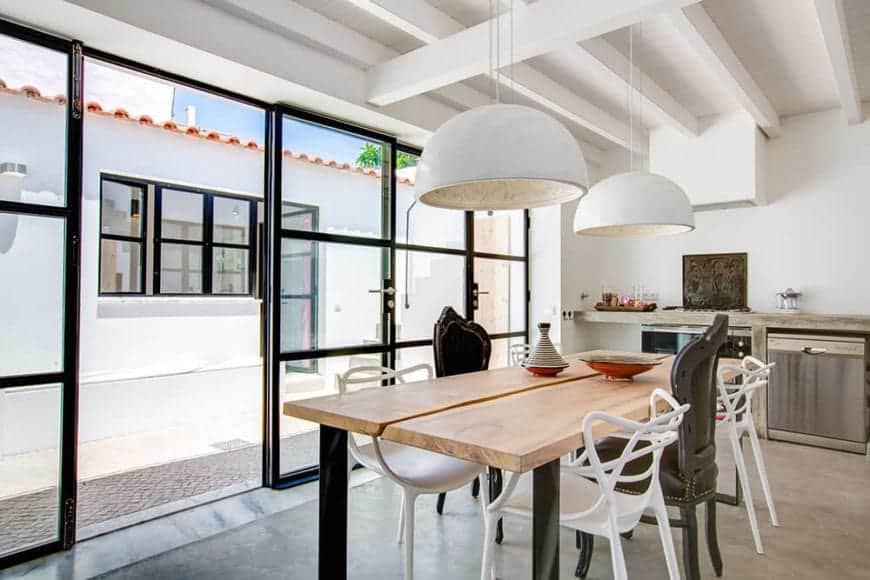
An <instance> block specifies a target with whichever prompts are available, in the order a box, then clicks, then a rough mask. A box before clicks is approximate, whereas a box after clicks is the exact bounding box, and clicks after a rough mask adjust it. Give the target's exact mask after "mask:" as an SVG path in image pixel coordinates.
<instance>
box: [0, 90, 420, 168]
mask: <svg viewBox="0 0 870 580" xmlns="http://www.w3.org/2000/svg"><path fill="white" fill-rule="evenodd" d="M0 93H6V94H10V95H24V96H25V97H27V98H29V99H34V100H38V101H41V102H45V103H55V104H58V105H66V103H67V98H66V95H55V96H53V97H48V96H43V95H42V93H41V92H40V90H39V89H38V88H37V87H34V86H31V85H25V86H23V87H20V88H18V89H10V88H9V87H8V85H7V84H6V82H4V81H3V79H0ZM85 108H86V109H87V111H88V113H91V114H94V115H99V116H101V117H110V118H114V119H117V120H121V121H135V122H138V124H139V125H142V126H146V127H155V128H162V129H165V130H167V131H172V132H174V133H179V134H181V135H188V136H191V137H203V138H205V139H207V140H209V141H214V142H217V143H222V144H225V145H233V146H236V147H243V148H245V149H251V150H259V151H263V150H264V149H265V147H264V146H263V145H261V144H259V143H257V142H256V141H253V140H252V141H247V142H245V143H242V141H241V139H239V138H238V137H237V136H235V135H224V134H221V133H220V131H216V130H214V129H204V128H201V127H195V126H193V125H191V126H184V125H179V124H178V123H176V122H175V121H173V120H171V119H169V120H166V121H163V122H162V123H159V124H158V123H155V122H154V119H153V118H152V117H151V116H150V115H141V116H139V117H131V116H130V113H129V112H128V111H127V110H126V109H124V108H122V107H117V108H115V109H114V110H111V111H106V110H103V107H102V105H100V103H98V102H96V101H88V102H87V103H85ZM283 154H284V156H286V157H290V158H291V159H295V160H298V161H307V162H308V163H312V164H314V165H322V166H325V167H330V168H332V169H336V170H338V171H350V172H352V173H359V174H362V175H368V176H371V177H380V176H381V172H380V171H379V170H377V169H374V168H371V167H362V166H359V165H351V164H350V163H346V162H340V161H337V160H335V159H324V158H323V157H320V156H319V155H310V154H308V153H302V152H294V151H291V150H290V149H284V150H283ZM397 181H398V182H399V183H401V184H403V185H414V181H413V180H412V179H409V178H407V177H398V178H397Z"/></svg>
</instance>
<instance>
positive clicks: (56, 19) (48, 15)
mask: <svg viewBox="0 0 870 580" xmlns="http://www.w3.org/2000/svg"><path fill="white" fill-rule="evenodd" d="M5 4H6V3H5V2H4V0H0V5H4V6H5ZM71 5H77V6H80V7H82V8H85V9H86V14H84V15H80V16H78V17H77V18H78V20H80V21H81V22H79V23H78V24H77V23H76V22H70V21H68V20H67V19H65V18H64V17H63V16H62V15H63V14H64V13H66V12H69V11H70V10H69V8H71V7H72V6H71ZM31 6H32V8H31ZM11 14H13V15H15V14H22V15H24V17H25V19H26V20H28V21H30V22H34V23H37V24H41V25H42V26H44V27H46V28H48V29H50V30H56V31H57V32H59V33H62V34H68V35H71V36H75V37H79V38H81V39H82V40H83V41H85V42H87V43H89V44H90V45H91V46H94V47H96V48H103V49H104V50H110V51H112V52H115V53H117V54H120V55H122V56H126V57H127V58H131V59H134V60H138V61H140V62H143V63H146V64H150V65H152V66H157V67H160V68H166V69H168V70H171V71H173V72H177V73H179V74H184V75H187V76H191V77H193V78H199V79H202V80H205V81H207V82H211V83H212V84H216V85H219V86H227V87H231V88H233V89H235V90H238V91H239V92H242V93H245V94H250V95H252V96H256V97H259V98H261V99H263V100H267V101H284V102H289V103H292V104H294V105H297V106H300V107H305V108H308V109H310V110H313V111H316V112H320V113H323V114H326V115H330V116H334V117H337V118H340V119H344V120H347V121H349V122H352V123H359V124H361V125H364V126H369V127H372V128H375V129H379V130H382V131H384V132H388V133H391V134H393V135H396V136H397V137H399V138H400V139H403V140H405V141H407V142H410V143H415V144H420V143H422V142H423V140H424V139H425V136H426V135H427V134H428V132H431V131H434V130H435V129H437V128H438V127H439V126H441V125H442V124H443V123H444V122H445V121H447V120H448V119H450V118H452V117H453V116H455V115H456V114H457V113H459V112H460V110H461V109H457V108H456V107H452V106H450V105H448V104H445V103H444V102H442V101H441V100H438V99H434V98H432V97H429V96H426V95H421V96H420V98H419V100H418V99H415V100H414V102H408V103H396V104H395V105H393V106H390V107H386V108H383V107H376V106H373V105H371V104H370V103H368V102H367V101H366V98H365V97H366V72H365V70H362V69H361V68H359V67H358V66H356V65H354V64H352V63H349V62H345V61H342V60H341V59H338V58H336V57H334V56H331V55H329V54H326V53H324V52H322V51H319V50H317V49H316V48H313V47H311V46H308V45H306V44H304V43H303V42H300V41H294V40H291V39H290V38H287V37H286V36H283V35H280V34H278V33H275V32H274V31H273V30H269V29H267V28H263V27H262V26H259V25H257V24H254V23H252V22H247V21H245V20H243V19H240V18H238V17H237V16H235V15H233V14H230V13H228V12H226V11H223V10H218V9H216V8H215V7H214V6H209V5H208V4H205V3H203V2H200V1H198V0H152V1H150V2H147V3H145V2H105V1H103V0H67V1H66V2H60V1H58V0H44V3H40V4H38V5H36V4H33V5H31V4H29V3H18V4H15V5H13V10H12V11H11ZM88 14H90V15H91V16H93V15H99V16H100V17H101V18H102V17H107V18H108V19H109V20H108V24H102V26H103V27H104V31H105V30H112V28H111V26H112V25H111V23H112V22H114V23H118V24H120V23H123V24H124V30H129V32H126V33H125V34H127V36H128V38H129V37H131V35H133V36H135V35H138V36H136V38H139V36H141V33H148V34H149V37H150V38H149V40H148V42H141V38H140V39H139V42H137V41H130V40H128V41H127V43H126V44H118V43H119V42H121V39H120V38H116V37H118V34H115V33H114V31H112V32H111V33H109V32H104V33H103V34H102V35H100V34H99V33H98V32H97V31H96V25H94V26H91V22H90V20H89V16H88ZM166 14H172V18H166V17H165V15H166ZM101 22H102V21H101ZM191 23H196V25H195V26H192V25H191ZM127 25H129V26H127ZM87 27H90V28H88V30H90V29H91V28H92V29H94V32H93V34H92V35H90V36H87V37H83V36H82V35H81V31H82V30H83V29H85V28H87ZM116 28H118V26H116ZM89 34H90V33H89ZM106 38H110V39H111V43H107V42H106Z"/></svg>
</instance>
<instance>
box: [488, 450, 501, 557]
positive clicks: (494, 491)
mask: <svg viewBox="0 0 870 580" xmlns="http://www.w3.org/2000/svg"><path fill="white" fill-rule="evenodd" d="M503 484H504V481H503V480H502V471H501V469H495V468H494V467H490V468H489V497H490V501H495V499H496V498H497V497H498V496H499V495H500V494H501V490H502V487H503ZM503 541H504V522H503V521H502V518H499V519H498V524H496V530H495V543H496V544H501V543H502V542H503Z"/></svg>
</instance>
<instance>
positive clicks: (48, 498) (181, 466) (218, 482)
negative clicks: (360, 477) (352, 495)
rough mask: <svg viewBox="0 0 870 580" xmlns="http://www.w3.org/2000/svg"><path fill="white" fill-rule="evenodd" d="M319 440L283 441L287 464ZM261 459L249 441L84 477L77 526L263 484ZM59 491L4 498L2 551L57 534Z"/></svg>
mask: <svg viewBox="0 0 870 580" xmlns="http://www.w3.org/2000/svg"><path fill="white" fill-rule="evenodd" d="M315 442H316V433H315V432H311V433H305V434H301V435H297V436H295V437H292V438H287V439H283V440H282V441H281V450H282V456H283V457H282V459H283V460H282V463H285V461H286V462H287V463H285V464H286V465H301V464H302V463H301V462H304V461H305V459H303V458H307V457H310V456H311V453H312V449H313V448H314V445H315V444H316V443H315ZM297 457H298V458H299V459H298V460H297ZM262 461H263V451H262V446H260V445H248V446H247V447H243V448H241V449H235V450H233V451H228V452H225V453H216V454H214V455H206V456H203V457H196V458H193V459H186V460H183V461H176V462H174V463H167V464H164V465H155V466H152V467H146V468H143V469H136V470H133V471H127V472H124V473H118V474H114V475H109V476H106V477H101V478H98V479H93V480H90V481H83V482H81V483H80V484H79V490H78V494H79V495H78V502H79V506H78V517H77V524H78V526H79V528H82V527H85V526H89V525H92V524H96V523H100V522H105V521H108V520H111V519H114V518H117V517H120V516H124V515H127V514H132V513H136V512H140V511H143V510H147V509H149V508H153V507H157V506H161V505H164V504H167V503H169V502H172V501H177V500H180V499H185V498H189V497H194V496H197V495H200V494H203V493H206V492H210V491H215V490H219V489H223V488H226V487H230V486H233V485H238V484H244V483H250V482H253V483H254V484H259V483H260V482H261V481H262ZM57 493H58V492H57V488H51V489H46V490H42V491H39V492H35V493H32V494H27V495H21V496H17V497H12V498H9V499H4V500H0V554H2V553H4V552H7V551H10V550H17V549H19V548H21V547H23V546H27V545H30V544H38V543H44V542H45V541H50V540H52V539H54V538H55V537H56V536H55V533H56V530H57V503H58V498H57Z"/></svg>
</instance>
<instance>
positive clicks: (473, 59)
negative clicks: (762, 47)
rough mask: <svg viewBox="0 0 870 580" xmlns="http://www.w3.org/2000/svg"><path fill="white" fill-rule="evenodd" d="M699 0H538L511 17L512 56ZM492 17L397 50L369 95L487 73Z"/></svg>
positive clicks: (400, 93)
mask: <svg viewBox="0 0 870 580" xmlns="http://www.w3.org/2000/svg"><path fill="white" fill-rule="evenodd" d="M698 1H699V0H620V1H619V2H614V1H613V0H584V1H583V2H578V1H577V0H539V2H536V3H535V4H533V5H531V6H529V7H528V10H527V11H526V14H525V17H524V18H521V19H518V20H517V21H516V22H515V26H516V30H515V32H514V46H513V54H514V58H515V59H516V60H518V61H524V60H527V59H529V58H532V57H535V56H538V55H541V54H545V53H548V52H552V51H554V50H557V49H559V48H564V47H566V46H570V45H571V44H574V43H576V42H578V41H581V40H586V39H589V38H594V37H596V36H601V35H602V34H605V33H607V32H610V31H612V30H615V29H618V28H622V27H624V26H628V25H630V24H633V23H635V22H638V21H641V20H643V19H644V18H647V17H649V16H652V15H654V14H657V13H659V12H661V11H663V10H667V9H679V8H681V7H683V6H688V5H690V4H694V3H696V2H698ZM489 28H490V21H489V20H487V21H485V22H482V23H480V24H478V25H476V26H473V27H471V28H468V29H465V30H462V31H460V32H457V33H455V34H452V35H450V36H448V37H446V38H442V39H440V40H437V41H435V42H433V43H432V44H429V45H427V46H424V47H421V48H418V49H417V50H413V51H411V52H409V53H406V54H403V55H401V56H398V57H396V58H394V59H392V60H390V61H388V62H386V63H384V64H381V65H379V66H376V67H373V68H372V70H371V71H369V95H368V97H369V101H370V102H372V103H374V104H377V105H387V104H390V103H395V102H396V101H400V100H402V99H407V98H409V97H412V96H414V95H419V94H422V93H425V92H428V91H432V90H435V89H437V88H439V87H443V86H446V85H449V84H453V83H456V82H460V81H463V80H465V79H468V78H471V77H474V76H477V75H480V74H485V73H486V72H487V70H488V69H489V42H490V35H489Z"/></svg>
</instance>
